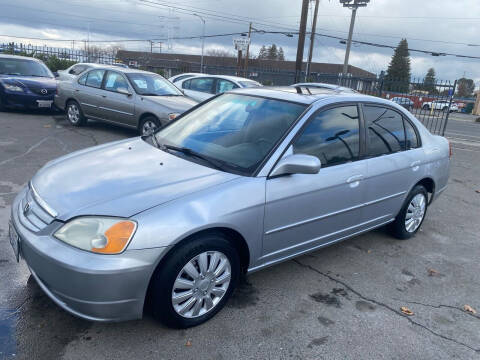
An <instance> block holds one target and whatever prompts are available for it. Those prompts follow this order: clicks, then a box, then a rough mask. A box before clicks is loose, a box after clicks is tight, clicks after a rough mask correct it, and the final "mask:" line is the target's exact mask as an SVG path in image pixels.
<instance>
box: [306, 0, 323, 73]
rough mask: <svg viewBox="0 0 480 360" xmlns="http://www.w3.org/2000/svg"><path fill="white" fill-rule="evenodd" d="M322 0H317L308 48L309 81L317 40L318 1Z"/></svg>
mask: <svg viewBox="0 0 480 360" xmlns="http://www.w3.org/2000/svg"><path fill="white" fill-rule="evenodd" d="M319 2H320V0H315V11H314V13H313V23H312V32H311V33H310V48H309V49H308V61H307V71H306V72H305V81H308V77H309V76H310V70H311V66H312V56H313V44H314V42H315V29H316V28H317V15H318V3H319Z"/></svg>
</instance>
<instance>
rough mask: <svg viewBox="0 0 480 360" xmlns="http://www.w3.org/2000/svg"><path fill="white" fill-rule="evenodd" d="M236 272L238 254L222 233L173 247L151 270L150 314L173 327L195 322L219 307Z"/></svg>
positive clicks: (220, 307) (231, 286)
mask: <svg viewBox="0 0 480 360" xmlns="http://www.w3.org/2000/svg"><path fill="white" fill-rule="evenodd" d="M239 274H240V259H239V256H238V253H237V251H236V249H235V247H234V246H233V245H232V244H231V243H230V241H228V240H227V239H226V238H225V237H224V236H222V235H220V234H210V235H204V236H201V237H197V238H194V239H191V240H189V241H188V242H186V243H185V244H183V245H180V246H179V247H178V248H176V249H174V250H173V252H172V253H171V254H170V255H169V256H168V258H167V259H166V261H165V262H163V263H162V264H161V265H160V268H158V269H157V271H156V272H155V274H154V277H153V279H152V288H151V290H152V291H151V296H152V299H151V306H152V310H153V315H154V317H155V318H157V319H158V320H160V321H161V322H163V323H164V324H166V325H167V326H170V327H174V328H187V327H191V326H196V325H199V324H201V323H203V322H205V321H207V320H208V319H210V318H211V317H213V316H214V315H215V314H216V313H217V312H219V311H220V310H221V309H222V308H223V306H224V305H225V303H226V302H227V300H228V298H229V297H230V295H231V294H232V292H233V290H234V288H235V287H236V285H237V282H238V277H239Z"/></svg>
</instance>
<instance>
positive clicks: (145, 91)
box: [126, 73, 183, 96]
mask: <svg viewBox="0 0 480 360" xmlns="http://www.w3.org/2000/svg"><path fill="white" fill-rule="evenodd" d="M126 75H127V77H128V79H129V80H130V82H131V83H132V85H133V87H134V88H135V92H136V93H137V94H140V95H151V96H172V95H173V96H182V95H183V94H182V92H181V91H180V90H178V89H177V87H176V86H175V85H173V84H172V83H170V82H169V81H168V80H165V79H164V78H163V77H161V76H160V75H157V74H148V73H127V74H126Z"/></svg>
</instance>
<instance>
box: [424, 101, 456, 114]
mask: <svg viewBox="0 0 480 360" xmlns="http://www.w3.org/2000/svg"><path fill="white" fill-rule="evenodd" d="M449 106H450V101H448V100H434V101H427V102H424V103H423V104H422V109H423V110H431V109H432V107H433V110H442V111H448V107H449ZM453 111H458V105H457V104H455V103H452V105H451V106H450V112H453Z"/></svg>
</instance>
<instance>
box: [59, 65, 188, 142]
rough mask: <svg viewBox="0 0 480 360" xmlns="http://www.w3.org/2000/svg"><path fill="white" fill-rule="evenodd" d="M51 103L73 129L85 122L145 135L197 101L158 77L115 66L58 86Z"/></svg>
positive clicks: (100, 68)
mask: <svg viewBox="0 0 480 360" xmlns="http://www.w3.org/2000/svg"><path fill="white" fill-rule="evenodd" d="M55 104H56V106H57V107H59V108H60V109H64V110H65V111H66V112H67V119H68V121H69V122H70V124H72V125H73V126H82V125H85V124H86V121H87V119H93V120H101V121H106V122H109V123H114V124H117V125H121V126H124V127H129V128H134V129H138V131H139V132H140V134H142V135H147V134H149V133H151V132H153V131H155V129H157V128H159V127H161V126H163V125H165V124H166V123H167V122H169V121H171V120H173V119H175V117H177V116H178V115H180V114H181V113H183V112H184V111H186V110H188V109H190V108H191V107H193V106H195V105H196V104H197V102H196V101H195V100H192V99H190V98H188V97H186V96H185V95H184V94H183V93H182V92H181V91H180V90H179V89H177V88H176V87H175V85H173V84H172V83H170V82H169V81H168V80H166V79H164V78H163V77H161V76H160V75H157V74H154V73H151V72H147V71H141V70H135V69H128V68H120V67H115V66H105V65H103V66H101V67H100V66H95V67H93V68H91V69H90V70H87V71H85V72H84V73H83V74H82V75H80V76H79V77H74V78H72V79H71V80H70V81H60V82H59V83H58V94H57V95H55Z"/></svg>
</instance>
